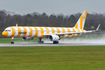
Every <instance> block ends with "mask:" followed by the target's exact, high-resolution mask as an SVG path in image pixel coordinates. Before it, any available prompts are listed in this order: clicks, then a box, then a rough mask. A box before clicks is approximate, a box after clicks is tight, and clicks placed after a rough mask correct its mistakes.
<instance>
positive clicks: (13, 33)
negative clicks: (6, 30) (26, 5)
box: [10, 27, 15, 37]
mask: <svg viewBox="0 0 105 70" xmlns="http://www.w3.org/2000/svg"><path fill="white" fill-rule="evenodd" d="M10 28H11V30H12V35H11V37H13V36H14V35H15V28H13V27H10Z"/></svg>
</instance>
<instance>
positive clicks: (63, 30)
mask: <svg viewBox="0 0 105 70" xmlns="http://www.w3.org/2000/svg"><path fill="white" fill-rule="evenodd" d="M61 29H62V32H63V33H65V29H64V28H61ZM64 37H65V36H61V38H64Z"/></svg>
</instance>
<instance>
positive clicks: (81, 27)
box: [80, 14, 83, 29]
mask: <svg viewBox="0 0 105 70" xmlns="http://www.w3.org/2000/svg"><path fill="white" fill-rule="evenodd" d="M80 29H83V14H82V15H81V17H80Z"/></svg>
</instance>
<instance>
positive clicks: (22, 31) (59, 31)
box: [2, 11, 100, 44]
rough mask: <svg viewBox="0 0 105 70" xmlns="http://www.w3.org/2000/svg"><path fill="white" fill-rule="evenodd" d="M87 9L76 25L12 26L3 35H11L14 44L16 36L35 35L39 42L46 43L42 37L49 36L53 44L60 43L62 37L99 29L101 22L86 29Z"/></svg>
mask: <svg viewBox="0 0 105 70" xmlns="http://www.w3.org/2000/svg"><path fill="white" fill-rule="evenodd" d="M86 16H87V11H84V12H83V13H82V14H81V16H80V18H79V20H78V21H77V23H76V24H75V26H74V27H72V28H68V27H31V26H18V24H16V26H11V27H7V28H6V29H5V30H4V31H3V32H2V35H3V36H6V37H11V44H14V41H13V39H14V37H22V39H23V40H25V41H27V40H33V39H34V37H36V38H39V41H38V43H44V41H42V38H49V39H50V40H51V41H53V44H58V43H59V40H60V39H61V38H72V37H78V36H80V35H83V34H85V33H91V32H95V31H98V29H99V27H100V24H99V25H98V27H97V29H96V30H91V31H86V30H84V25H85V21H86Z"/></svg>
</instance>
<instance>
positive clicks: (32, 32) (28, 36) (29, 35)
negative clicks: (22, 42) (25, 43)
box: [28, 27, 33, 37]
mask: <svg viewBox="0 0 105 70" xmlns="http://www.w3.org/2000/svg"><path fill="white" fill-rule="evenodd" d="M28 28H29V29H30V34H29V36H28V37H31V36H32V33H33V31H32V28H31V27H28Z"/></svg>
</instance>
